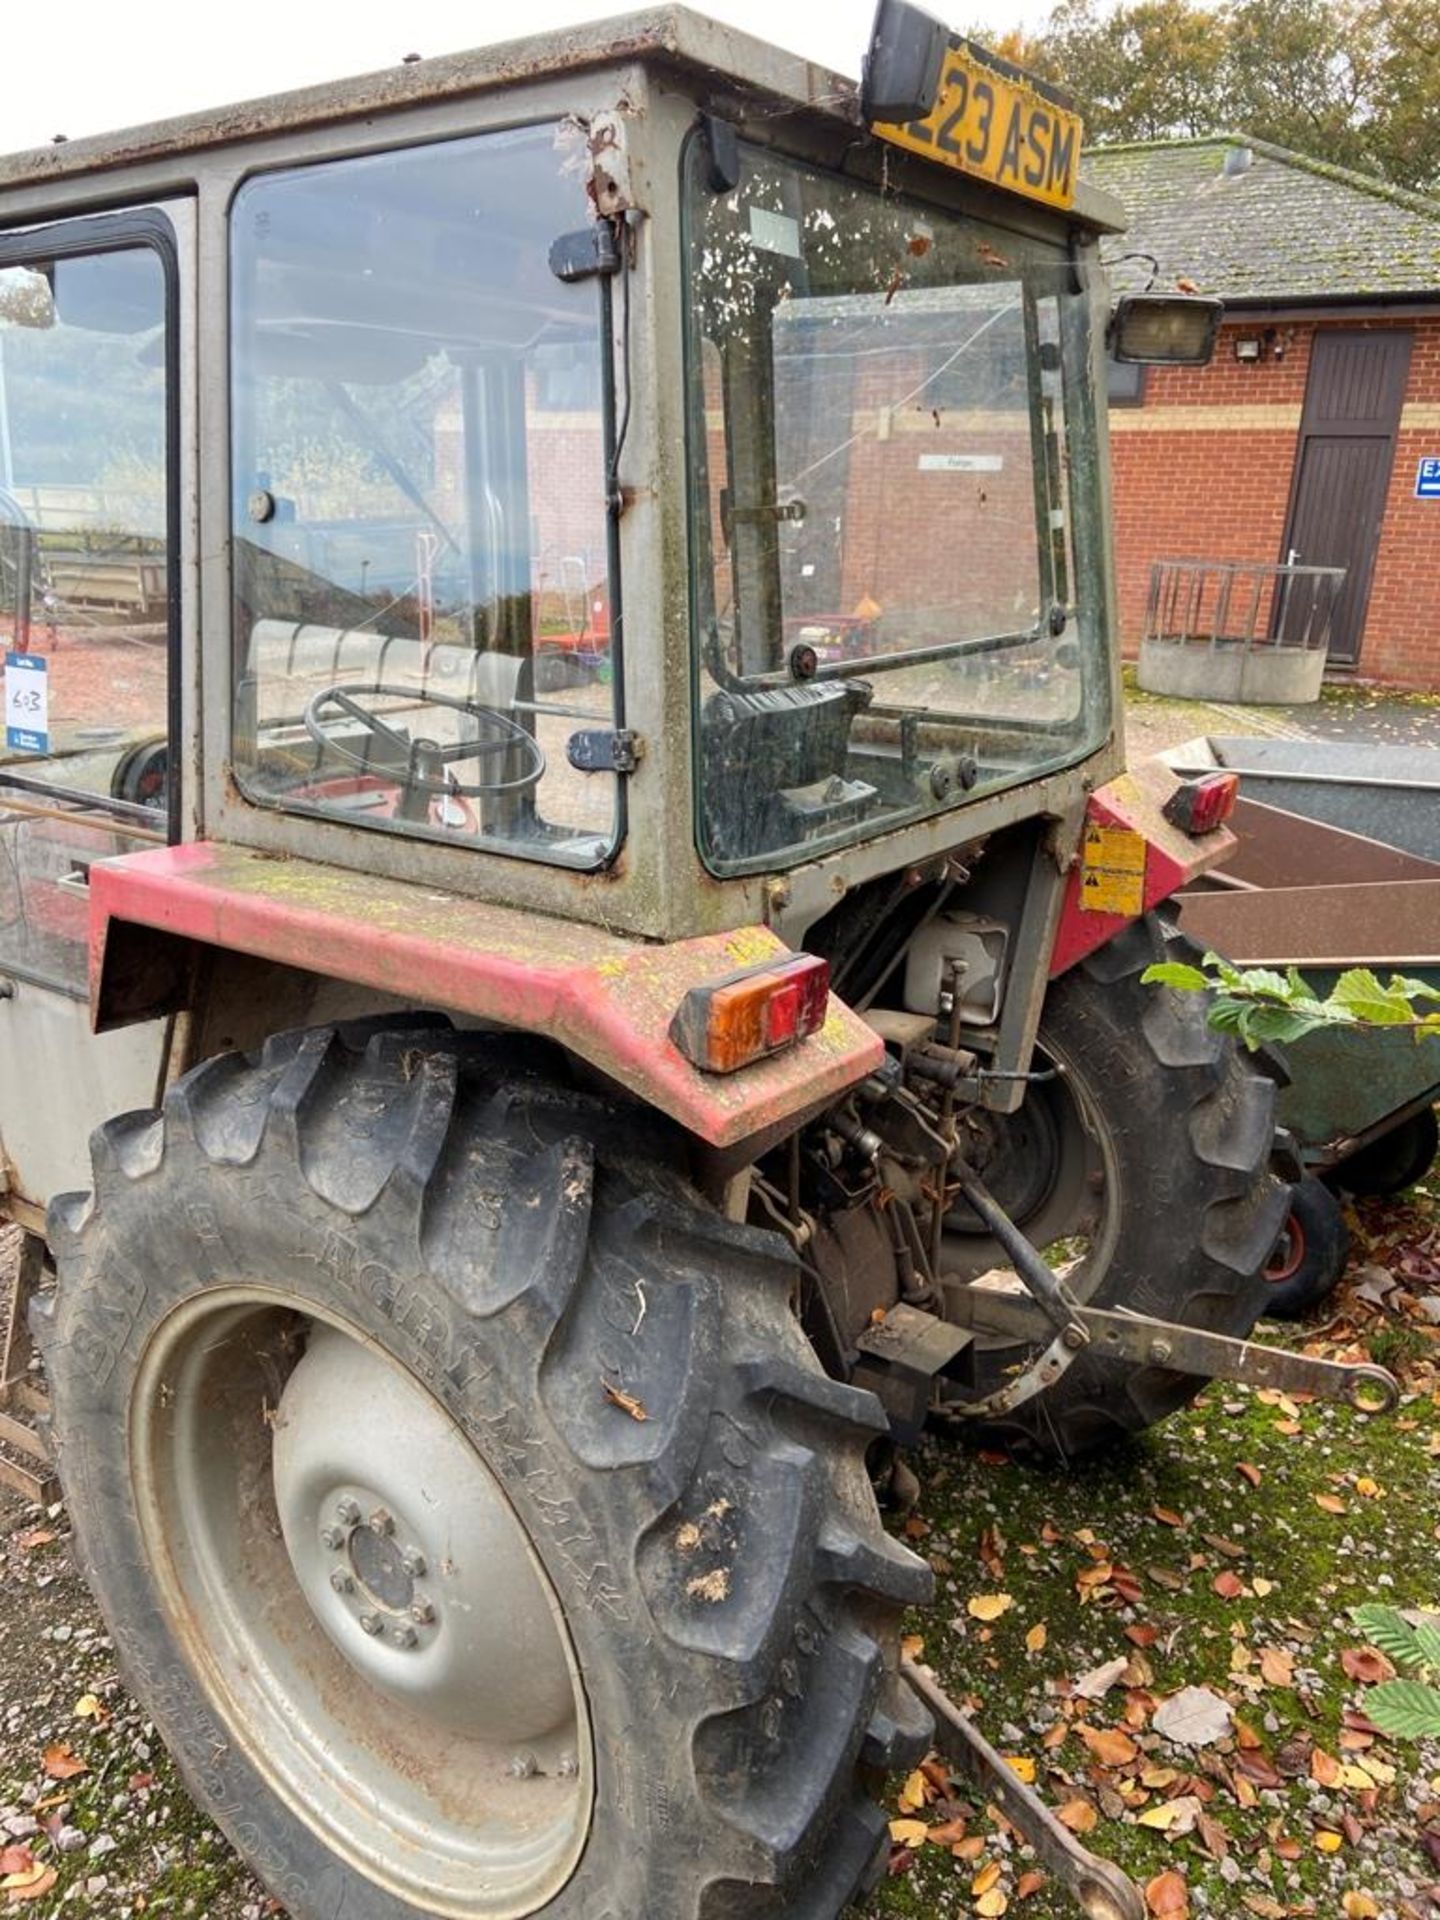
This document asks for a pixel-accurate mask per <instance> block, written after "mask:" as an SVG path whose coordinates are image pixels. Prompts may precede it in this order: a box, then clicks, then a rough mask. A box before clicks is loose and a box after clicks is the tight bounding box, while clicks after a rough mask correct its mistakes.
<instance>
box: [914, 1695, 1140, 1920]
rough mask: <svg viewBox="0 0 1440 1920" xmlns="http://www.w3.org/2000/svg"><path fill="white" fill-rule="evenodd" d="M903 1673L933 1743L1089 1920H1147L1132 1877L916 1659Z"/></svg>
mask: <svg viewBox="0 0 1440 1920" xmlns="http://www.w3.org/2000/svg"><path fill="white" fill-rule="evenodd" d="M900 1671H901V1673H902V1674H903V1675H904V1677H905V1679H906V1680H907V1681H908V1682H909V1684H910V1686H911V1688H912V1689H913V1690H914V1692H915V1693H916V1694H918V1695H919V1697H920V1699H921V1700H923V1701H924V1703H925V1705H926V1706H927V1707H928V1708H929V1709H930V1711H931V1713H932V1714H933V1715H934V1716H935V1744H936V1745H937V1746H938V1747H939V1749H940V1751H941V1752H942V1753H943V1754H944V1755H945V1757H946V1759H947V1760H949V1761H950V1763H951V1764H952V1766H954V1768H955V1770H956V1771H957V1772H958V1773H961V1774H963V1775H964V1776H965V1778H966V1779H968V1780H969V1781H970V1782H971V1783H972V1785H974V1786H976V1787H978V1788H979V1789H980V1791H981V1792H982V1793H983V1794H984V1795H985V1796H986V1798H987V1799H989V1800H993V1801H994V1803H995V1805H996V1806H997V1807H999V1809H1000V1811H1001V1813H1003V1814H1004V1816H1005V1818H1006V1819H1007V1820H1008V1821H1009V1822H1010V1824H1011V1825H1012V1826H1013V1827H1016V1828H1018V1829H1019V1831H1020V1833H1021V1834H1022V1836H1023V1837H1024V1839H1025V1840H1026V1842H1027V1843H1028V1844H1029V1845H1030V1846H1032V1847H1033V1848H1034V1849H1035V1853H1036V1856H1037V1857H1038V1858H1039V1859H1040V1860H1041V1861H1043V1862H1044V1864H1045V1865H1046V1866H1047V1867H1048V1868H1049V1869H1050V1871H1051V1872H1052V1873H1053V1874H1054V1875H1055V1877H1056V1879H1057V1880H1059V1881H1060V1882H1061V1883H1062V1885H1064V1886H1065V1887H1066V1888H1067V1889H1068V1890H1069V1892H1070V1893H1071V1894H1073V1896H1074V1898H1075V1900H1076V1901H1077V1902H1078V1904H1079V1906H1080V1910H1081V1912H1082V1913H1084V1914H1085V1915H1086V1916H1087V1920H1145V1899H1144V1896H1143V1894H1142V1893H1141V1891H1140V1889H1139V1888H1138V1887H1137V1886H1136V1885H1135V1882H1134V1881H1133V1880H1132V1879H1131V1878H1130V1877H1129V1875H1128V1874H1125V1873H1122V1872H1121V1870H1120V1868H1119V1867H1117V1866H1116V1865H1115V1864H1114V1863H1113V1861H1110V1860H1101V1859H1100V1858H1099V1857H1098V1856H1097V1855H1096V1854H1093V1853H1091V1852H1090V1850H1089V1848H1088V1847H1083V1846H1081V1844H1080V1842H1079V1841H1078V1840H1077V1839H1076V1837H1075V1835H1074V1834H1073V1833H1071V1832H1070V1830H1069V1828H1068V1827H1063V1826H1062V1825H1061V1824H1060V1822H1059V1820H1057V1819H1056V1817H1055V1815H1054V1814H1053V1813H1052V1812H1051V1811H1050V1809H1049V1807H1047V1806H1046V1804H1045V1802H1044V1801H1043V1800H1042V1799H1041V1798H1040V1796H1039V1794H1038V1793H1034V1792H1032V1791H1031V1789H1030V1788H1029V1787H1027V1786H1026V1785H1025V1783H1024V1781H1023V1780H1021V1778H1020V1777H1019V1775H1018V1774H1017V1773H1016V1772H1015V1770H1014V1769H1013V1767H1011V1766H1010V1765H1009V1763H1008V1762H1007V1761H1006V1760H1005V1759H1004V1758H1003V1756H1002V1755H1000V1754H998V1753H997V1752H996V1751H995V1749H994V1747H992V1746H991V1745H990V1742H989V1741H988V1740H987V1739H986V1738H985V1736H984V1734H983V1733H981V1732H980V1730H979V1728H978V1727H977V1726H976V1725H975V1723H974V1721H973V1720H971V1719H970V1718H969V1717H968V1716H967V1715H966V1714H963V1713H962V1712H961V1711H960V1709H959V1708H958V1707H957V1706H956V1705H955V1702H954V1701H953V1700H952V1699H951V1698H950V1696H949V1694H947V1693H946V1692H945V1690H944V1689H943V1688H942V1687H941V1686H940V1685H939V1683H938V1682H937V1681H936V1679H935V1676H934V1674H932V1673H931V1672H930V1670H929V1668H928V1667H917V1666H916V1664H915V1662H914V1661H913V1660H904V1661H902V1662H901V1665H900Z"/></svg>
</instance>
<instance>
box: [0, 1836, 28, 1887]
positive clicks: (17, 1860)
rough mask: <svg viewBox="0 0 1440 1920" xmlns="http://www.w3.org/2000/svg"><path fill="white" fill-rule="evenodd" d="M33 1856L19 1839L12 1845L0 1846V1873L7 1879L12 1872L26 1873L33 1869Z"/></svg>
mask: <svg viewBox="0 0 1440 1920" xmlns="http://www.w3.org/2000/svg"><path fill="white" fill-rule="evenodd" d="M34 1868H35V1856H34V1854H33V1853H31V1851H30V1849H29V1847H26V1846H22V1845H21V1844H20V1842H19V1841H17V1842H16V1843H15V1845H14V1846H13V1847H4V1848H0V1875H3V1876H4V1878H5V1879H6V1880H8V1879H9V1878H10V1877H11V1875H12V1874H28V1873H31V1872H33V1871H34Z"/></svg>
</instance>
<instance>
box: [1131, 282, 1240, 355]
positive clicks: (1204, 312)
mask: <svg viewBox="0 0 1440 1920" xmlns="http://www.w3.org/2000/svg"><path fill="white" fill-rule="evenodd" d="M1224 311H1225V303H1224V301H1223V300H1211V299H1206V298H1204V297H1203V296H1201V295H1198V294H1193V293H1126V294H1122V295H1121V297H1120V299H1119V300H1118V301H1117V302H1116V306H1115V311H1114V313H1113V314H1112V315H1111V316H1110V354H1111V358H1112V359H1115V360H1128V361H1135V362H1138V363H1139V364H1140V365H1141V366H1147V367H1203V366H1205V365H1207V364H1208V362H1209V360H1210V358H1211V356H1212V355H1213V353H1214V351H1215V336H1216V334H1217V333H1218V332H1219V330H1220V318H1221V315H1222V314H1223V313H1224Z"/></svg>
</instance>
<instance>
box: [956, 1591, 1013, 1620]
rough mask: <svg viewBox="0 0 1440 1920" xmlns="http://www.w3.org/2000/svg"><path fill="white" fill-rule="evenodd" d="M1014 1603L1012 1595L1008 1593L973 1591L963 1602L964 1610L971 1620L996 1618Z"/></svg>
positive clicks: (1006, 1611) (1007, 1610)
mask: <svg viewBox="0 0 1440 1920" xmlns="http://www.w3.org/2000/svg"><path fill="white" fill-rule="evenodd" d="M1014 1604H1015V1601H1014V1598H1013V1596H1012V1595H1011V1594H1008V1593H975V1594H972V1595H971V1596H970V1598H969V1599H968V1600H967V1601H966V1602H965V1611H966V1612H967V1613H968V1614H969V1615H970V1618H971V1619H972V1620H998V1619H999V1618H1000V1616H1001V1614H1002V1613H1008V1612H1009V1611H1010V1609H1011V1607H1013V1606H1014Z"/></svg>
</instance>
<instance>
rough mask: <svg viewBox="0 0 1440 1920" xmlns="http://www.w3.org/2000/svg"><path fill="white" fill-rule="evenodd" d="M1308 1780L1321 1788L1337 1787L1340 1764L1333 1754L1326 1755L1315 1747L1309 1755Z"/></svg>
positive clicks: (1322, 1749)
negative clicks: (1315, 1782)
mask: <svg viewBox="0 0 1440 1920" xmlns="http://www.w3.org/2000/svg"><path fill="white" fill-rule="evenodd" d="M1310 1778H1311V1779H1312V1780H1315V1781H1317V1782H1318V1783H1319V1784H1320V1785H1321V1786H1322V1787H1338V1786H1339V1784H1340V1762H1339V1761H1338V1760H1337V1759H1336V1758H1335V1756H1334V1754H1333V1753H1326V1751H1325V1749H1324V1748H1323V1747H1316V1748H1315V1749H1314V1750H1313V1751H1312V1753H1311V1755H1310Z"/></svg>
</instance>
